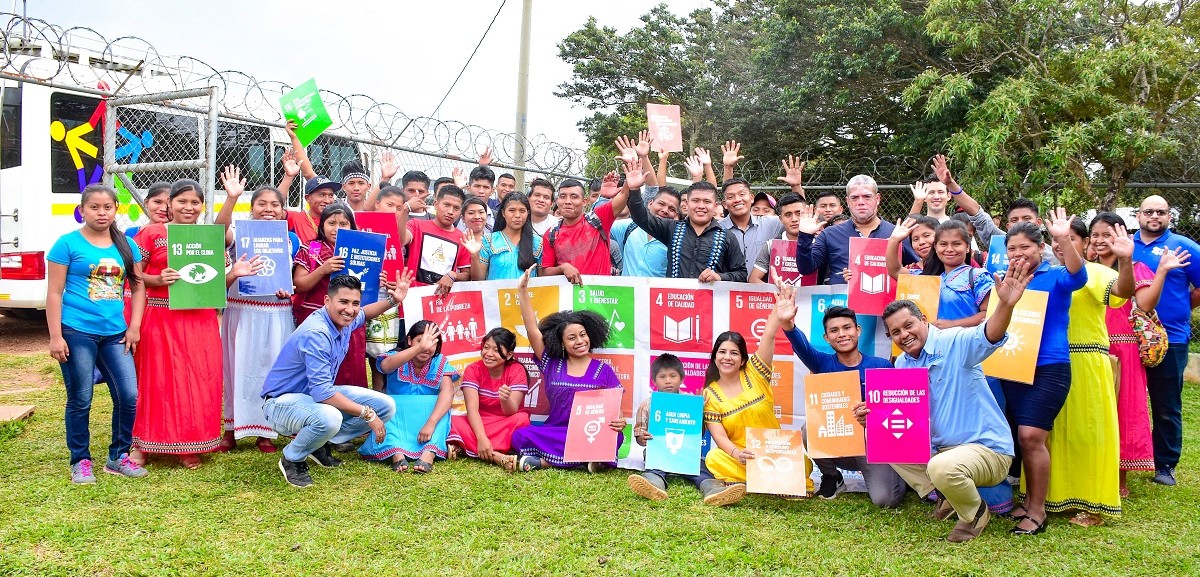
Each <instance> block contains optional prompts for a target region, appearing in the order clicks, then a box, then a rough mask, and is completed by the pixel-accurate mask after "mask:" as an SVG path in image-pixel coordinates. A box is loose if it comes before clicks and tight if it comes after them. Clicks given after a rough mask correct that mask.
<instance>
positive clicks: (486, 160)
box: [479, 146, 492, 166]
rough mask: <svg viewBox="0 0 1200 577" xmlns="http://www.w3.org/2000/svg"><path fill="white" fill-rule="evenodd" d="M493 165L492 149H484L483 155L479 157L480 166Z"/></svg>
mask: <svg viewBox="0 0 1200 577" xmlns="http://www.w3.org/2000/svg"><path fill="white" fill-rule="evenodd" d="M491 163H492V148H491V147H490V146H489V147H487V148H485V149H483V154H480V155H479V166H487V165H489V164H491Z"/></svg>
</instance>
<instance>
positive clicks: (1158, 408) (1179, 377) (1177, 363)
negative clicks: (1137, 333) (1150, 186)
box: [1133, 195, 1200, 486]
mask: <svg viewBox="0 0 1200 577" xmlns="http://www.w3.org/2000/svg"><path fill="white" fill-rule="evenodd" d="M1137 218H1138V226H1139V230H1138V231H1137V232H1136V233H1134V234H1133V243H1134V244H1133V247H1134V248H1133V260H1135V261H1137V262H1140V263H1142V264H1144V265H1146V266H1147V267H1150V270H1154V271H1157V270H1158V260H1159V258H1161V257H1162V255H1163V253H1164V252H1166V251H1174V250H1176V249H1180V248H1182V249H1183V250H1186V251H1187V252H1188V253H1190V254H1191V255H1192V256H1198V255H1200V244H1197V243H1196V241H1194V240H1192V239H1190V238H1187V237H1185V236H1183V235H1181V234H1177V233H1174V232H1171V229H1170V227H1171V207H1170V206H1169V205H1168V204H1167V201H1166V199H1164V198H1163V197H1161V196H1158V195H1154V196H1149V197H1146V200H1143V201H1142V205H1141V206H1140V207H1139V208H1138V213H1137ZM1198 291H1200V266H1195V265H1193V266H1184V267H1182V268H1177V269H1175V270H1172V271H1170V272H1169V273H1167V278H1166V282H1165V283H1164V284H1163V287H1162V296H1161V297H1160V298H1159V300H1158V306H1157V307H1155V312H1157V313H1158V318H1159V320H1160V321H1161V322H1162V325H1163V328H1165V329H1167V342H1168V343H1169V345H1168V346H1167V354H1166V356H1165V357H1164V358H1163V360H1162V362H1161V363H1159V364H1158V365H1157V366H1154V367H1147V368H1146V385H1147V389H1148V390H1149V393H1150V414H1151V420H1152V421H1153V424H1154V430H1153V433H1152V439H1153V442H1154V482H1155V483H1158V484H1160V485H1167V486H1174V485H1175V466H1176V465H1178V464H1179V457H1180V454H1181V453H1182V452H1183V370H1184V368H1185V367H1186V366H1187V358H1188V340H1189V339H1191V337H1192V326H1191V314H1192V308H1194V307H1195V305H1196V295H1197V294H1198Z"/></svg>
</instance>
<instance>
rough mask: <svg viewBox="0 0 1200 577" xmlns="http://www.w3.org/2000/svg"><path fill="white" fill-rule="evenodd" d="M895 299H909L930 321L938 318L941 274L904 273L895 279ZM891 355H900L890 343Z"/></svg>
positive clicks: (897, 348) (940, 298)
mask: <svg viewBox="0 0 1200 577" xmlns="http://www.w3.org/2000/svg"><path fill="white" fill-rule="evenodd" d="M896 300H898V301H899V300H910V301H912V302H914V303H916V305H917V308H919V309H921V312H922V313H923V314H924V315H925V318H926V319H929V321H930V322H933V321H935V320H937V318H938V316H937V315H938V303H939V302H940V301H941V300H942V277H941V275H925V274H906V273H905V271H901V272H900V278H899V279H896ZM892 356H893V357H898V356H900V347H898V346H896V344H895V343H892Z"/></svg>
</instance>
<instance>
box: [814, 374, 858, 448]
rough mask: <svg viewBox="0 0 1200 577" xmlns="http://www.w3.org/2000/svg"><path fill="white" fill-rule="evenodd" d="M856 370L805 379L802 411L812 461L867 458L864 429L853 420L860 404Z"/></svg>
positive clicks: (817, 375) (816, 375)
mask: <svg viewBox="0 0 1200 577" xmlns="http://www.w3.org/2000/svg"><path fill="white" fill-rule="evenodd" d="M861 387H862V385H861V384H860V383H859V378H858V371H842V372H838V373H822V374H811V375H808V376H806V377H804V409H805V415H806V416H807V423H808V455H809V456H810V457H812V458H814V459H831V458H834V457H860V456H863V455H866V454H867V453H866V444H865V442H864V438H863V428H862V427H861V426H859V424H858V421H857V420H855V418H854V406H855V405H857V404H859V403H861V402H862V388H861Z"/></svg>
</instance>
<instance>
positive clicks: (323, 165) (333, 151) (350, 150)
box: [308, 134, 358, 182]
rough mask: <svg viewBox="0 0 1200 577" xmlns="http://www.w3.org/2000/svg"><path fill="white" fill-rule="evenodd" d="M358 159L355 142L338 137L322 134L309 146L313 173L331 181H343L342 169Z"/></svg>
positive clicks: (309, 158)
mask: <svg viewBox="0 0 1200 577" xmlns="http://www.w3.org/2000/svg"><path fill="white" fill-rule="evenodd" d="M357 159H358V148H357V147H356V146H355V145H354V143H353V142H351V141H349V140H346V139H345V138H340V137H337V136H330V135H328V134H322V135H321V136H318V137H317V139H316V140H314V141H313V143H312V144H310V145H308V160H309V161H310V162H312V165H313V172H316V173H317V174H319V175H321V176H324V177H326V178H328V179H329V180H336V181H338V182H341V180H342V167H343V166H345V165H346V163H348V162H350V161H352V160H357Z"/></svg>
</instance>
